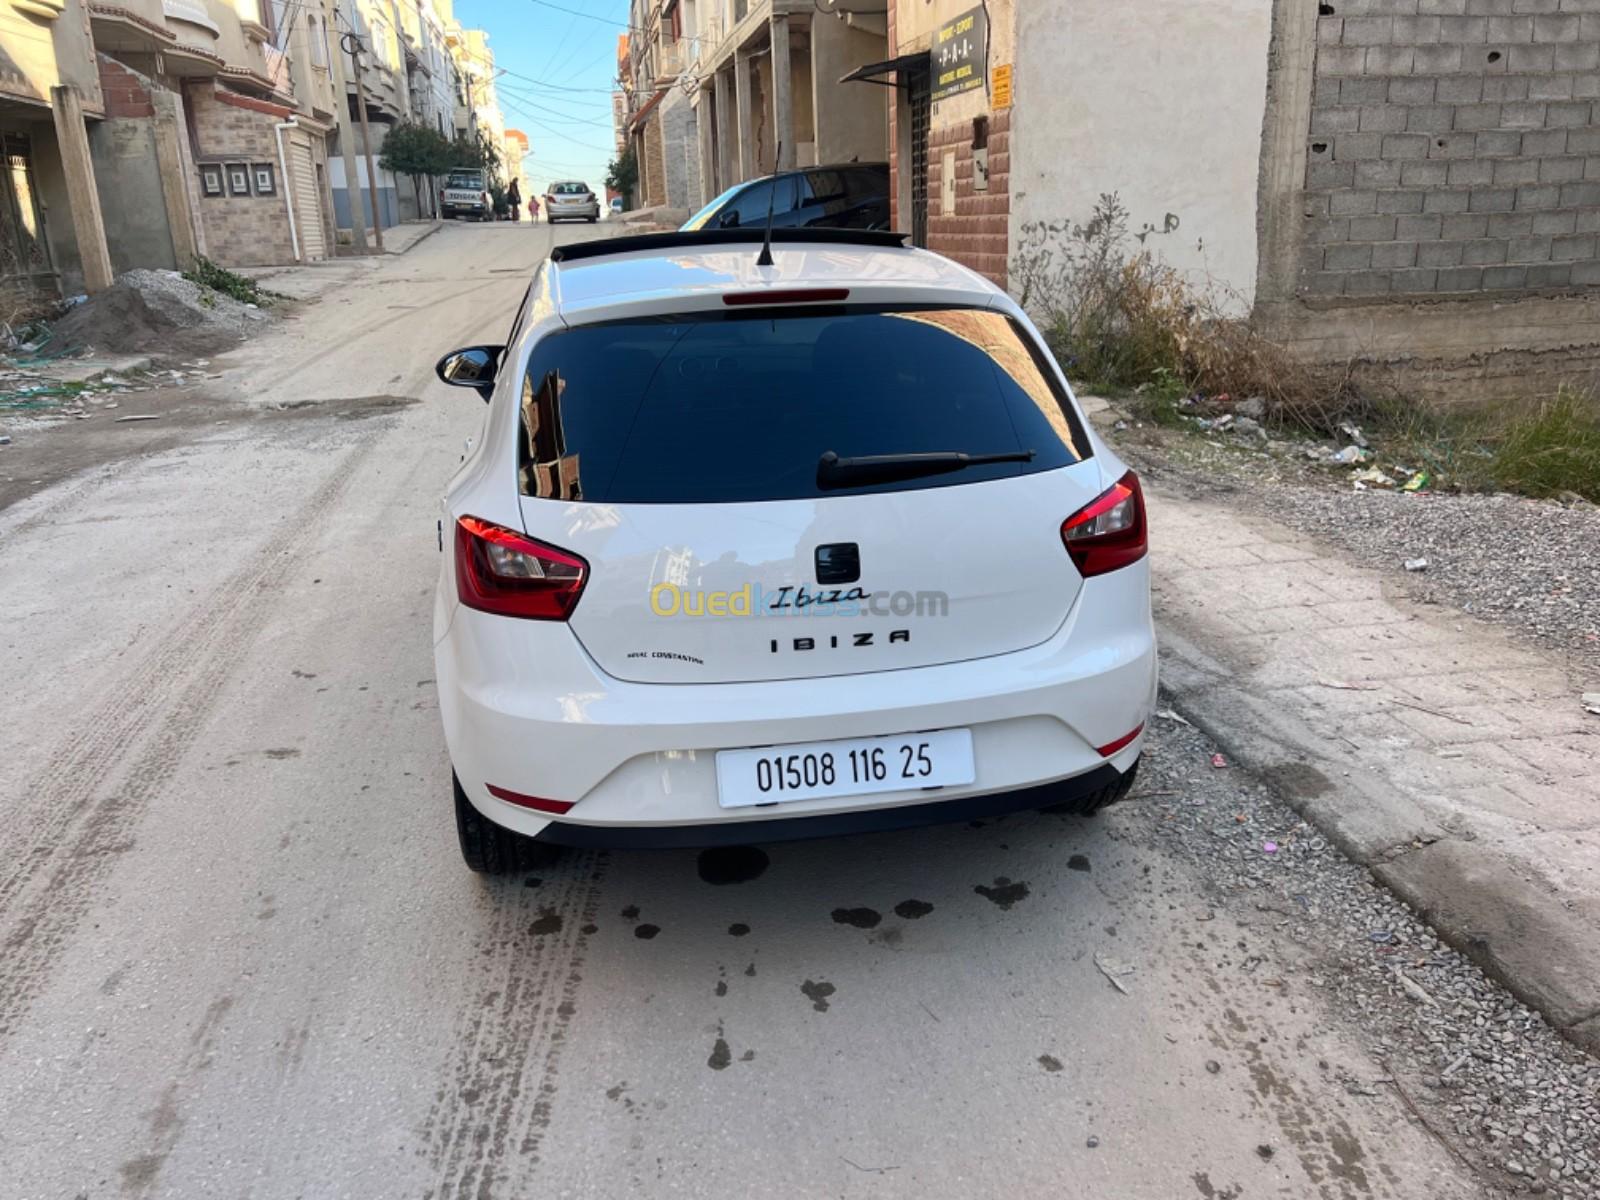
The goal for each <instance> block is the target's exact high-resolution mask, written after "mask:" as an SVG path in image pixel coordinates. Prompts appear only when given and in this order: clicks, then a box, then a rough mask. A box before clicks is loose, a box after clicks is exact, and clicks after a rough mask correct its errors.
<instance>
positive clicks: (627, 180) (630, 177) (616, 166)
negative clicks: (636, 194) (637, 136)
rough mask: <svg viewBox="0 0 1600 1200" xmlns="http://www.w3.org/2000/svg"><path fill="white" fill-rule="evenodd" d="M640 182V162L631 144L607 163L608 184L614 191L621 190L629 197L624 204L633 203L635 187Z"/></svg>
mask: <svg viewBox="0 0 1600 1200" xmlns="http://www.w3.org/2000/svg"><path fill="white" fill-rule="evenodd" d="M638 184H639V162H638V160H637V159H636V158H635V157H634V154H633V147H632V146H629V147H628V148H627V149H626V150H624V151H623V152H622V153H621V154H620V155H618V156H617V157H616V158H613V159H612V160H611V161H610V162H609V163H607V164H606V186H607V187H608V188H610V189H611V190H612V191H614V192H620V193H621V194H622V195H623V196H625V197H628V199H625V200H624V201H623V203H624V204H629V205H631V203H632V196H633V189H634V188H635V187H637V186H638Z"/></svg>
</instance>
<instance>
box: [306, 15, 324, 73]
mask: <svg viewBox="0 0 1600 1200" xmlns="http://www.w3.org/2000/svg"><path fill="white" fill-rule="evenodd" d="M306 34H307V37H308V39H309V40H310V42H311V65H312V66H314V67H316V68H318V69H319V70H323V71H326V70H327V69H328V34H327V30H325V29H324V28H323V26H322V24H321V22H319V21H318V20H317V18H316V17H315V16H314V15H311V14H307V16H306Z"/></svg>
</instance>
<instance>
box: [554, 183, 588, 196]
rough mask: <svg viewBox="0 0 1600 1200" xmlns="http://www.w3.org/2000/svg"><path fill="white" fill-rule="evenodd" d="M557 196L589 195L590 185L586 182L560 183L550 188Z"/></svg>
mask: <svg viewBox="0 0 1600 1200" xmlns="http://www.w3.org/2000/svg"><path fill="white" fill-rule="evenodd" d="M550 192H551V194H552V195H556V196H587V195H588V194H589V185H588V184H586V183H558V184H556V185H555V186H554V187H552V188H551V189H550Z"/></svg>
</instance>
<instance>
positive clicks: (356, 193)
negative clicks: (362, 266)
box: [329, 38, 367, 254]
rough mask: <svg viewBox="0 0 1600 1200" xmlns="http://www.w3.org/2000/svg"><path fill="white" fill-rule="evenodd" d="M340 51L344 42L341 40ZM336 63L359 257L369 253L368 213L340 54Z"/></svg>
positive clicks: (352, 231) (341, 143)
mask: <svg viewBox="0 0 1600 1200" xmlns="http://www.w3.org/2000/svg"><path fill="white" fill-rule="evenodd" d="M339 46H340V49H343V48H344V40H343V39H342V38H341V39H340V41H339ZM329 57H331V58H332V59H333V60H334V65H335V72H334V74H335V78H334V91H335V93H336V94H337V95H338V97H339V100H338V103H337V105H336V106H335V109H336V112H337V113H338V117H339V149H340V151H341V156H342V157H343V158H344V194H345V196H346V197H347V198H348V199H349V201H350V243H351V249H353V250H354V251H355V252H356V253H357V254H365V253H366V252H367V214H366V212H365V211H364V209H363V206H362V203H361V180H360V178H359V177H358V176H357V175H356V151H355V145H356V135H355V133H354V132H353V131H352V130H351V128H350V97H349V95H348V94H347V93H346V92H345V90H344V67H343V65H342V64H341V63H340V61H339V58H338V56H337V55H330V56H329Z"/></svg>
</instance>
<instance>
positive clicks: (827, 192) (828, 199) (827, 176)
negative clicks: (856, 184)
mask: <svg viewBox="0 0 1600 1200" xmlns="http://www.w3.org/2000/svg"><path fill="white" fill-rule="evenodd" d="M842 199H844V173H843V172H841V171H807V172H806V173H805V174H804V175H802V176H801V177H800V204H799V207H800V208H811V207H813V206H816V205H821V204H830V203H832V202H833V201H835V200H842Z"/></svg>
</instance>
